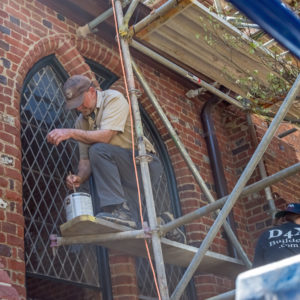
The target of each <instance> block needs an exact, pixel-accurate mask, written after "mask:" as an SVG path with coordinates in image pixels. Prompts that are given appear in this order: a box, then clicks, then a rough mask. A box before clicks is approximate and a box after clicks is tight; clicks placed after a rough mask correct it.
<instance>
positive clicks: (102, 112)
mask: <svg viewBox="0 0 300 300" xmlns="http://www.w3.org/2000/svg"><path fill="white" fill-rule="evenodd" d="M75 128H76V129H83V130H115V131H117V134H116V135H114V136H113V137H112V139H111V140H110V142H109V143H110V144H111V145H114V146H119V147H122V148H125V149H132V137H131V121H130V115H129V104H128V102H127V100H126V99H125V97H124V96H123V94H121V93H120V92H118V91H116V90H106V91H97V104H96V108H95V110H94V113H92V114H91V115H90V116H88V117H84V116H83V115H82V114H80V115H79V117H78V118H77V120H76V122H75ZM145 142H146V149H147V150H148V151H149V152H155V151H154V149H153V146H152V145H151V144H150V142H149V141H148V140H146V141H145ZM89 147H90V145H89V144H85V143H82V142H79V153H80V159H88V150H89Z"/></svg>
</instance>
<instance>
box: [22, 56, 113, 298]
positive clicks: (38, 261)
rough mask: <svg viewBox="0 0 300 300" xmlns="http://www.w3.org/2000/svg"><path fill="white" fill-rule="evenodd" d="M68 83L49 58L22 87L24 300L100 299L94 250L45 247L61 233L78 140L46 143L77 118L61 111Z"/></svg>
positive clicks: (107, 77) (106, 80)
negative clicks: (52, 236)
mask: <svg viewBox="0 0 300 300" xmlns="http://www.w3.org/2000/svg"><path fill="white" fill-rule="evenodd" d="M103 70H104V68H103ZM103 74H104V76H103V75H102V77H101V73H99V72H98V75H97V76H98V80H99V81H100V80H101V85H102V87H105V86H107V85H110V84H111V82H112V81H113V80H115V76H114V75H113V74H112V73H110V72H109V71H108V70H105V72H103ZM66 79H67V74H66V73H65V71H64V70H63V68H62V67H61V65H60V64H59V62H58V61H57V60H56V58H55V56H54V55H52V56H49V57H46V58H44V59H42V60H41V61H39V62H38V63H37V64H36V65H35V66H34V67H33V68H32V69H31V70H30V72H29V73H28V75H27V77H26V79H25V82H24V85H23V91H22V97H21V109H20V118H21V142H22V176H23V199H24V217H25V262H26V287H27V295H28V299H35V300H38V299H41V300H46V299H48V297H49V295H48V294H49V288H51V299H53V297H54V293H55V298H56V299H57V300H63V299H64V300H65V299H75V300H76V299H78V300H79V299H84V295H87V294H88V295H93V293H94V295H95V296H93V299H98V296H99V293H100V292H101V284H100V275H99V274H101V273H103V269H102V268H103V267H102V265H101V264H100V263H99V255H98V254H97V252H98V250H96V247H93V246H70V247H59V248H58V251H57V253H56V255H55V256H53V253H52V250H51V248H50V247H49V246H50V243H49V235H50V234H59V225H61V224H62V223H64V222H65V221H66V218H65V210H64V205H63V201H64V197H65V196H66V195H67V194H68V191H67V189H66V186H65V182H64V181H65V178H66V176H67V174H68V172H69V171H71V172H75V170H72V168H73V166H77V162H78V150H77V143H76V142H74V141H72V140H68V141H65V142H62V143H61V144H60V145H59V146H58V147H55V146H53V145H51V144H49V143H47V141H46V135H47V133H48V132H49V131H51V130H52V129H54V128H64V127H65V128H72V127H73V125H74V121H75V119H76V117H77V114H76V112H74V111H66V110H65V108H64V98H63V94H62V84H63V82H64V81H65V80H66ZM106 265H107V264H106ZM100 271H102V272H100ZM108 273H109V271H108ZM67 283H68V284H69V286H68V288H67V289H66V288H65V287H64V284H67ZM54 291H55V292H54ZM66 293H67V295H66ZM97 295H98V296H97Z"/></svg>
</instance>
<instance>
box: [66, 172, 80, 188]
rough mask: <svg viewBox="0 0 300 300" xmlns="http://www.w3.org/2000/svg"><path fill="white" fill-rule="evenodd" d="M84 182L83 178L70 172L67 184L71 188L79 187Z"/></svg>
mask: <svg viewBox="0 0 300 300" xmlns="http://www.w3.org/2000/svg"><path fill="white" fill-rule="evenodd" d="M81 182H82V178H81V177H80V176H78V175H73V174H70V175H68V176H67V178H66V184H67V187H68V189H69V190H73V189H74V187H75V188H79V186H80V184H81Z"/></svg>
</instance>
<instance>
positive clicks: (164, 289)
mask: <svg viewBox="0 0 300 300" xmlns="http://www.w3.org/2000/svg"><path fill="white" fill-rule="evenodd" d="M115 6H116V14H117V21H118V24H119V26H120V25H122V24H123V11H122V4H121V2H120V1H119V0H116V1H115ZM121 48H122V55H123V58H124V65H125V71H126V75H127V78H126V80H127V82H128V88H129V92H130V98H131V106H132V111H133V115H134V121H135V122H134V123H135V131H136V137H137V141H138V152H139V160H140V168H141V173H142V180H143V186H144V193H145V199H146V206H147V214H148V221H149V224H150V228H151V230H152V248H153V253H154V258H155V266H156V272H157V277H158V278H157V279H158V285H159V290H160V294H161V299H162V300H168V299H169V291H168V285H167V278H166V272H165V265H164V260H163V253H162V248H161V241H160V236H159V234H158V232H157V230H156V229H157V220H156V211H155V205H154V199H153V192H152V185H151V179H150V172H149V165H148V156H147V153H146V147H145V143H144V140H143V138H144V133H143V127H142V120H141V114H140V111H139V106H138V101H137V96H136V92H137V90H136V89H135V82H134V76H133V71H132V66H131V56H130V52H129V46H128V42H127V41H126V40H125V39H121Z"/></svg>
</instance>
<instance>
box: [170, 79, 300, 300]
mask: <svg viewBox="0 0 300 300" xmlns="http://www.w3.org/2000/svg"><path fill="white" fill-rule="evenodd" d="M299 91H300V75H298V77H297V79H296V81H295V82H294V84H293V86H292V88H291V89H290V91H289V93H288V94H287V96H286V98H285V100H284V101H283V103H282V105H281V107H280V109H279V110H278V112H277V114H276V116H275V118H274V119H273V121H272V123H271V125H270V127H269V128H268V130H267V131H266V133H265V135H264V137H263V138H262V140H261V142H260V144H259V145H258V147H257V149H256V150H255V152H254V154H253V156H252V158H251V159H250V161H249V163H248V165H247V166H246V168H245V170H244V172H243V173H242V175H241V177H240V179H239V180H238V182H237V184H236V186H235V187H234V189H233V191H232V192H231V194H230V195H229V197H228V199H227V201H226V203H225V205H224V206H223V208H222V210H221V212H220V213H219V215H218V217H217V218H216V220H215V222H214V224H213V225H212V227H211V228H210V230H209V232H208V233H207V235H206V237H205V238H204V240H203V242H202V244H201V246H200V248H199V249H198V251H197V253H196V254H195V256H194V258H193V259H192V261H191V263H190V265H189V267H188V268H187V270H186V272H185V273H184V275H183V277H182V279H181V280H180V282H179V284H178V285H177V287H176V289H175V291H174V292H173V294H172V297H171V299H172V300H179V299H180V296H181V295H182V293H183V291H184V289H185V288H186V286H187V285H188V282H189V281H190V280H191V278H192V276H193V274H194V273H195V271H196V269H197V267H198V266H199V264H200V263H201V261H202V259H203V257H204V255H205V253H206V251H207V250H208V248H209V246H210V245H211V243H212V242H213V240H214V238H215V237H216V235H217V233H218V231H219V230H220V228H221V226H222V224H223V223H224V222H225V220H226V217H227V216H228V214H229V212H230V211H231V209H232V207H233V205H234V204H235V202H236V200H237V199H238V198H239V197H240V195H241V193H242V191H243V189H244V187H245V185H246V183H247V182H248V180H249V179H250V177H251V175H252V173H253V171H254V169H255V168H256V166H257V164H258V163H259V161H260V160H261V158H262V156H263V154H264V153H265V151H266V149H267V147H268V146H269V144H270V142H271V140H272V138H273V136H274V134H275V132H276V130H277V129H278V127H279V125H280V123H281V122H282V120H283V118H284V116H285V115H286V113H287V112H288V110H289V108H290V107H291V105H292V103H293V101H294V99H295V98H296V96H297V95H298V94H299Z"/></svg>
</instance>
